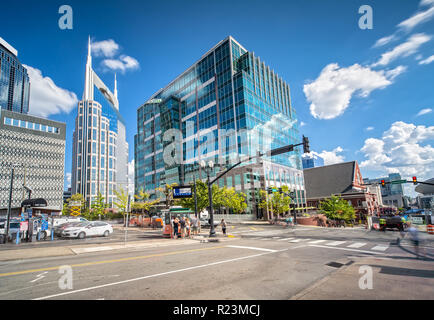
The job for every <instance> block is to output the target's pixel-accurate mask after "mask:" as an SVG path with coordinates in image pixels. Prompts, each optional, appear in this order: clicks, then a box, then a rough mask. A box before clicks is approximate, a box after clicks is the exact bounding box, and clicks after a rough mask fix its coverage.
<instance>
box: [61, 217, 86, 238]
mask: <svg viewBox="0 0 434 320" xmlns="http://www.w3.org/2000/svg"><path fill="white" fill-rule="evenodd" d="M80 223H83V222H82V221H72V222H65V223H62V224H59V225H57V226H56V225H55V226H54V235H55V236H56V237H60V236H61V235H62V232H63V230H65V229H66V228H69V227H71V226H73V225H76V224H80Z"/></svg>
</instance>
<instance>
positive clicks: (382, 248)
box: [371, 244, 389, 251]
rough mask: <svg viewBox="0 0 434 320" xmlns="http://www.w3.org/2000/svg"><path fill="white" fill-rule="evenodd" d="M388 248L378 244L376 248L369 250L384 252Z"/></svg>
mask: <svg viewBox="0 0 434 320" xmlns="http://www.w3.org/2000/svg"><path fill="white" fill-rule="evenodd" d="M388 248H389V246H388V245H384V244H379V245H378V246H375V247H373V248H371V250H376V251H386V250H387V249H388Z"/></svg>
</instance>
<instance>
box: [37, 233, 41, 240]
mask: <svg viewBox="0 0 434 320" xmlns="http://www.w3.org/2000/svg"><path fill="white" fill-rule="evenodd" d="M40 240H41V232H40V231H38V241H40Z"/></svg>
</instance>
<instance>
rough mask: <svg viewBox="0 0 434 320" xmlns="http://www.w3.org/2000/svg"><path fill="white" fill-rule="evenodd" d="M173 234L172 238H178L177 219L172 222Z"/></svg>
mask: <svg viewBox="0 0 434 320" xmlns="http://www.w3.org/2000/svg"><path fill="white" fill-rule="evenodd" d="M173 233H174V237H175V238H176V239H178V238H179V220H178V218H175V220H174V221H173Z"/></svg>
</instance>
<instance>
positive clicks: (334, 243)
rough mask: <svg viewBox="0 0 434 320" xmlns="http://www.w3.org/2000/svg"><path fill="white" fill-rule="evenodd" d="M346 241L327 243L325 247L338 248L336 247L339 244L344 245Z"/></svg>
mask: <svg viewBox="0 0 434 320" xmlns="http://www.w3.org/2000/svg"><path fill="white" fill-rule="evenodd" d="M345 242H346V241H333V242H330V243H327V245H328V246H333V247H334V246H338V245H340V244H343V243H345Z"/></svg>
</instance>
